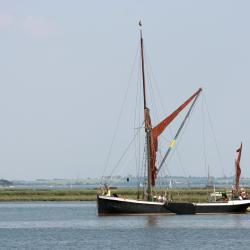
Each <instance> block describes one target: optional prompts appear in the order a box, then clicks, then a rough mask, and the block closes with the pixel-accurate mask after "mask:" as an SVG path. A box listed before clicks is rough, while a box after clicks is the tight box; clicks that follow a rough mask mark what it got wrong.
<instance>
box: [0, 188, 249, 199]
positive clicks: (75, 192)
mask: <svg viewBox="0 0 250 250" xmlns="http://www.w3.org/2000/svg"><path fill="white" fill-rule="evenodd" d="M225 190H226V189H220V190H219V189H218V190H216V191H225ZM98 191H99V190H95V189H63V190H51V189H0V202H4V201H95V200H96V194H97V192H98ZM249 191H250V190H249V189H248V190H247V192H248V193H250V192H249ZM211 192H213V190H211V189H210V190H208V189H196V188H192V189H171V190H170V191H169V194H170V195H171V197H172V199H173V200H174V201H189V202H206V201H208V197H209V194H210V193H211ZM112 193H117V194H118V195H119V196H121V197H124V198H136V196H137V190H136V189H133V188H127V189H124V188H123V189H117V190H112ZM158 193H160V191H159V192H158Z"/></svg>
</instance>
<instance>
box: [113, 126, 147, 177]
mask: <svg viewBox="0 0 250 250" xmlns="http://www.w3.org/2000/svg"><path fill="white" fill-rule="evenodd" d="M141 128H143V127H141ZM139 132H140V130H139V129H138V132H137V133H136V134H135V135H134V137H133V138H132V140H131V141H130V143H129V144H128V146H127V147H126V149H125V150H124V152H123V154H122V155H121V157H120V158H119V160H118V161H117V163H116V164H115V166H114V168H113V169H112V171H111V174H110V176H111V177H112V176H113V173H114V171H115V170H116V169H117V168H118V166H119V164H120V162H121V161H122V160H123V158H124V157H125V155H126V154H127V152H128V150H129V149H130V147H131V145H132V144H133V142H134V140H135V139H136V137H137V135H138V134H139Z"/></svg>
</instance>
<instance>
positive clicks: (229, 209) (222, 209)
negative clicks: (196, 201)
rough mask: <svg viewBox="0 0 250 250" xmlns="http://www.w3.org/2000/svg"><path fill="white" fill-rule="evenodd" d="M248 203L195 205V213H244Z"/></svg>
mask: <svg viewBox="0 0 250 250" xmlns="http://www.w3.org/2000/svg"><path fill="white" fill-rule="evenodd" d="M248 206H250V204H238V205H237V204H234V205H225V206H223V205H222V206H216V205H212V204H211V205H210V204H209V205H202V206H200V205H199V206H198V205H196V206H195V213H196V214H206V213H207V214H212V213H245V212H246V211H247V208H248Z"/></svg>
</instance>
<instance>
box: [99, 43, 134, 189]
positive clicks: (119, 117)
mask: <svg viewBox="0 0 250 250" xmlns="http://www.w3.org/2000/svg"><path fill="white" fill-rule="evenodd" d="M138 52H139V44H138V46H137V51H136V55H135V58H134V60H133V64H132V69H131V73H130V76H129V80H128V85H127V89H126V91H125V96H124V98H123V101H122V105H121V110H120V113H119V116H118V120H117V123H116V126H115V130H114V134H113V137H112V140H111V144H110V147H109V150H108V156H107V160H106V163H105V167H104V170H103V173H102V177H101V181H100V185H101V184H102V182H103V178H104V174H105V172H106V170H107V167H108V164H109V161H110V157H111V152H112V149H113V145H114V142H115V138H116V135H117V132H118V128H119V124H120V120H121V117H122V114H123V111H124V107H125V102H126V100H127V95H128V90H129V87H130V85H131V82H132V81H131V79H132V75H133V73H134V67H135V63H136V59H137V57H138Z"/></svg>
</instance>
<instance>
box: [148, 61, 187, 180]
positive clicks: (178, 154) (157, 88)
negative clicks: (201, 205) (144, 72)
mask: <svg viewBox="0 0 250 250" xmlns="http://www.w3.org/2000/svg"><path fill="white" fill-rule="evenodd" d="M146 66H148V68H149V69H150V72H151V74H152V77H153V81H154V82H155V84H154V85H153V84H152V86H155V89H156V93H157V95H158V97H159V98H158V100H160V106H161V108H162V110H163V112H164V113H166V109H165V107H164V105H163V102H162V97H161V94H160V91H159V87H158V84H157V80H156V77H155V75H154V72H153V70H152V65H151V63H150V61H148V63H147V64H146ZM149 75H150V74H149ZM152 86H151V88H152ZM155 106H156V105H155ZM156 111H157V109H156ZM156 117H159V115H156ZM168 129H169V131H170V135H171V137H172V138H173V137H174V133H173V130H172V128H171V124H170V126H169V127H168ZM171 141H172V140H171ZM171 141H170V142H171ZM176 154H177V158H178V161H179V164H180V166H181V169H183V170H184V171H183V172H184V175H185V176H186V177H188V175H190V174H189V171H187V172H188V174H187V172H186V171H185V169H184V166H183V162H182V159H181V155H180V152H179V149H178V148H176Z"/></svg>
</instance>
